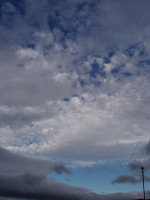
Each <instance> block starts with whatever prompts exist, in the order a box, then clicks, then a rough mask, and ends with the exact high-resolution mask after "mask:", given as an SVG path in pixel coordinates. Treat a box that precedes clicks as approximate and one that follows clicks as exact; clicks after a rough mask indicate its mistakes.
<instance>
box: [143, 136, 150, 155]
mask: <svg viewBox="0 0 150 200" xmlns="http://www.w3.org/2000/svg"><path fill="white" fill-rule="evenodd" d="M144 152H145V153H146V154H147V155H150V140H149V142H148V143H147V144H146V145H145V146H144Z"/></svg>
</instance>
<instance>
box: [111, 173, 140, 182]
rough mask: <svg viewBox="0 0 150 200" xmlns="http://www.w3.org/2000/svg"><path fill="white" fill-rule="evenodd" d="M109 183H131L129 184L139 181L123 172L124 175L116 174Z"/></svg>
mask: <svg viewBox="0 0 150 200" xmlns="http://www.w3.org/2000/svg"><path fill="white" fill-rule="evenodd" d="M111 183H112V184H115V183H131V184H136V183H139V180H138V179H136V178H135V177H134V176H131V175H127V174H124V175H121V176H118V177H117V178H116V179H114V180H113V181H112V182H111Z"/></svg>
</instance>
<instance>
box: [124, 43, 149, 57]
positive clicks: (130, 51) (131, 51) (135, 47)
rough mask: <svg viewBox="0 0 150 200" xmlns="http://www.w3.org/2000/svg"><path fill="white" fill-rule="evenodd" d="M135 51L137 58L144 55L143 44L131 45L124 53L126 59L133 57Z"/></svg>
mask: <svg viewBox="0 0 150 200" xmlns="http://www.w3.org/2000/svg"><path fill="white" fill-rule="evenodd" d="M137 51H138V55H139V56H142V55H144V54H145V47H144V44H143V43H138V44H135V45H131V46H130V47H128V48H127V49H126V50H125V51H124V54H125V55H126V56H128V57H133V56H134V55H135V52H137Z"/></svg>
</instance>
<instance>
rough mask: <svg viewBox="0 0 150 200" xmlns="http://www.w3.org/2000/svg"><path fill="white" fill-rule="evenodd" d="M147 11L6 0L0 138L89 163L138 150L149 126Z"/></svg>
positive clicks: (0, 27)
mask: <svg viewBox="0 0 150 200" xmlns="http://www.w3.org/2000/svg"><path fill="white" fill-rule="evenodd" d="M64 2H65V3H64ZM148 7H149V1H144V3H141V1H137V3H136V6H135V3H134V2H130V1H128V3H123V2H122V3H121V2H120V1H116V2H115V3H112V1H107V2H103V1H99V0H97V1H95V2H90V1H61V3H57V2H55V1H42V3H41V1H39V0H38V1H37V3H36V4H34V3H33V2H32V1H28V2H27V3H26V2H24V1H23V2H22V1H21V3H20V4H19V3H17V2H16V3H15V2H14V1H11V2H10V1H8V2H5V3H2V13H1V14H2V18H1V22H0V23H1V24H0V35H1V37H0V42H1V47H0V48H1V50H2V51H1V54H0V62H1V63H0V66H1V67H0V93H1V94H3V95H1V102H0V104H1V105H0V111H1V112H0V136H1V141H0V144H1V145H2V146H4V147H7V148H8V149H11V150H13V151H22V152H24V153H25V152H26V153H27V154H28V153H29V154H36V153H39V154H40V155H44V156H45V155H55V156H57V157H67V158H72V157H74V158H75V159H76V160H84V162H85V163H86V159H87V158H88V160H91V162H96V161H95V160H97V162H99V160H107V159H118V158H126V157H128V158H131V157H133V155H134V156H135V157H136V156H137V155H139V146H141V145H143V144H145V142H146V141H147V138H149V129H150V125H149V123H148V121H149V114H150V109H149V53H150V51H149V38H148V37H147V35H148V33H149V24H148V23H147V20H146V19H148V18H149V17H148V16H149V11H148ZM6 8H7V9H6ZM142 11H144V13H145V14H144V15H143V12H142ZM129 16H130V20H129ZM137 16H138V17H139V18H138V19H139V20H137ZM11 17H12V21H11V22H10V23H8V20H7V19H8V18H11ZM20 27H21V28H20ZM127 27H128V28H127ZM139 30H140V31H139ZM133 35H134V37H133ZM12 41H13V42H12ZM141 83H142V84H141ZM65 99H67V100H68V101H65ZM77 147H78V148H77Z"/></svg>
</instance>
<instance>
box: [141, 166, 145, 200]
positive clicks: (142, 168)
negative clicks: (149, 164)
mask: <svg viewBox="0 0 150 200" xmlns="http://www.w3.org/2000/svg"><path fill="white" fill-rule="evenodd" d="M141 170H142V179H143V194H144V200H145V186H144V167H143V166H142V167H141Z"/></svg>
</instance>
